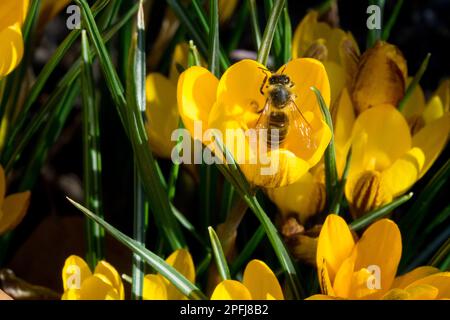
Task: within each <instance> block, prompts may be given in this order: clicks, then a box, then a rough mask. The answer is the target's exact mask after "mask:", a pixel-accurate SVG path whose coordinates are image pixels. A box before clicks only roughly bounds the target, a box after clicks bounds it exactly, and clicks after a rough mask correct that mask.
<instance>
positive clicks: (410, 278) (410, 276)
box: [392, 266, 439, 289]
mask: <svg viewBox="0 0 450 320" xmlns="http://www.w3.org/2000/svg"><path fill="white" fill-rule="evenodd" d="M435 273H439V269H438V268H435V267H430V266H424V267H418V268H416V269H414V270H412V271H410V272H408V273H406V274H404V275H402V276H399V277H397V278H395V280H394V283H393V284H392V287H394V288H400V289H404V288H406V287H407V286H408V285H409V284H411V283H413V282H414V281H416V280H419V279H422V278H425V277H427V276H429V275H432V274H435Z"/></svg>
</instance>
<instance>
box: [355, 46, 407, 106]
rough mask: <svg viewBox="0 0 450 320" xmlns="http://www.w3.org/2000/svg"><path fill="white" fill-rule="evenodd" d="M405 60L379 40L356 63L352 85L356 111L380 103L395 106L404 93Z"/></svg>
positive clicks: (398, 51) (399, 53) (395, 49)
mask: <svg viewBox="0 0 450 320" xmlns="http://www.w3.org/2000/svg"><path fill="white" fill-rule="evenodd" d="M406 75H407V70H406V61H405V58H404V57H403V55H402V53H401V52H400V50H399V49H398V48H397V47H396V46H394V45H391V44H388V43H385V42H382V41H379V42H377V44H376V45H375V46H374V47H373V48H371V49H369V50H367V51H366V52H365V53H364V54H363V55H362V57H361V60H360V62H359V70H358V73H357V75H356V78H355V82H354V88H353V95H352V98H353V101H354V102H355V107H356V110H357V111H358V112H363V111H364V110H367V109H368V108H371V107H373V106H377V105H380V104H392V105H394V106H396V105H397V104H398V102H399V101H400V100H401V99H402V98H403V96H404V94H405V82H406Z"/></svg>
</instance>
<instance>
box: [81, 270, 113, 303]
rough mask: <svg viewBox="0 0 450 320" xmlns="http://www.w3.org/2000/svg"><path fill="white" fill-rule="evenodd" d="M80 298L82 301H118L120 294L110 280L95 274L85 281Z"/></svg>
mask: <svg viewBox="0 0 450 320" xmlns="http://www.w3.org/2000/svg"><path fill="white" fill-rule="evenodd" d="M80 298H81V300H117V299H119V294H118V293H117V291H116V290H115V289H114V287H113V286H112V284H111V282H110V281H109V280H108V278H106V277H105V276H104V275H102V274H94V275H93V276H91V277H89V278H87V279H86V280H84V281H83V283H82V285H81V289H80Z"/></svg>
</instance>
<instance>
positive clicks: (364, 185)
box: [335, 92, 450, 217]
mask: <svg viewBox="0 0 450 320" xmlns="http://www.w3.org/2000/svg"><path fill="white" fill-rule="evenodd" d="M338 108H339V111H338V116H337V118H336V119H335V120H336V121H335V124H336V126H335V137H336V154H337V165H338V169H339V172H342V171H343V167H344V165H345V158H346V154H347V152H348V149H349V147H350V145H352V153H353V155H352V160H351V163H350V170H349V175H348V179H347V184H346V187H345V195H346V197H347V200H348V202H349V204H350V208H351V213H352V214H353V216H354V217H359V216H361V215H363V214H364V213H366V212H368V211H370V210H373V209H375V208H376V207H379V206H381V205H383V204H386V203H388V202H390V201H391V200H392V199H393V198H394V197H397V196H399V195H401V194H403V193H404V192H406V191H407V190H408V189H409V188H410V187H411V186H412V185H413V184H414V183H415V182H416V181H417V180H419V179H420V178H421V177H422V176H423V175H424V174H425V173H426V172H427V171H428V169H429V168H430V167H431V165H432V164H433V163H434V161H435V160H436V158H437V157H438V156H439V154H440V153H441V152H442V150H443V149H444V147H445V145H446V143H447V137H448V134H449V132H450V121H449V120H450V114H448V113H447V114H444V115H443V116H442V117H441V118H439V119H437V120H435V121H432V122H431V123H430V124H429V125H426V126H425V127H423V128H422V129H421V130H420V131H419V132H417V133H416V134H414V135H412V134H411V133H410V130H409V126H408V123H407V121H406V119H405V117H404V116H403V115H402V114H401V113H400V112H399V111H398V110H397V109H396V108H395V107H393V106H392V105H378V106H376V107H373V108H370V109H367V110H366V111H364V112H363V113H361V114H360V115H359V116H358V117H356V116H355V113H354V109H353V107H352V103H351V99H349V97H348V95H347V93H346V92H343V94H342V95H341V98H340V101H339V107H338ZM349 128H352V129H351V131H350V130H349Z"/></svg>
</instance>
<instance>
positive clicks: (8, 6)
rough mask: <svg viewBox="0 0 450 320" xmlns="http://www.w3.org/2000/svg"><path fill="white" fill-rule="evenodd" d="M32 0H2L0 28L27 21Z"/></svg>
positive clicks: (0, 4) (0, 2)
mask: <svg viewBox="0 0 450 320" xmlns="http://www.w3.org/2000/svg"><path fill="white" fill-rule="evenodd" d="M29 5H30V0H2V1H0V30H2V29H5V28H7V27H8V26H11V25H13V24H15V23H19V26H21V25H22V23H23V22H24V21H25V18H26V16H27V12H28V7H29Z"/></svg>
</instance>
